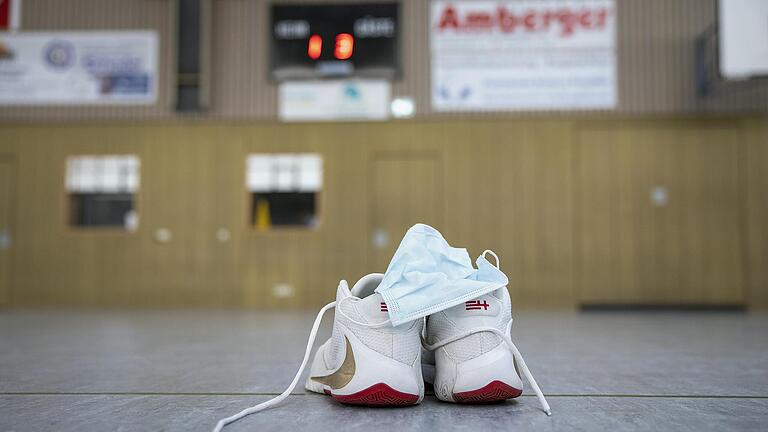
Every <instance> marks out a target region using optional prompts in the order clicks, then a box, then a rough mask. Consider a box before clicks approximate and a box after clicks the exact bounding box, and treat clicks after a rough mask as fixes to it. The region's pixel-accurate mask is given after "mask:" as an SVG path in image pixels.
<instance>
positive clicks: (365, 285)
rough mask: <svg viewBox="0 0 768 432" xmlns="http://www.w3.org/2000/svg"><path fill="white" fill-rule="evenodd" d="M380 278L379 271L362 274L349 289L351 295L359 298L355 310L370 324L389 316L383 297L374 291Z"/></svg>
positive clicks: (379, 282)
mask: <svg viewBox="0 0 768 432" xmlns="http://www.w3.org/2000/svg"><path fill="white" fill-rule="evenodd" d="M382 278H384V275H383V274H381V273H371V274H369V275H366V276H363V277H362V278H361V279H360V280H359V281H357V283H356V284H355V285H354V286H353V287H352V289H351V290H350V292H351V293H352V295H353V296H355V297H358V298H360V299H361V300H360V301H359V302H357V310H358V312H359V313H361V314H363V315H364V316H365V320H366V322H368V323H370V324H377V323H380V322H383V321H386V320H387V319H388V318H389V314H388V313H387V305H386V304H385V303H384V301H383V300H384V299H382V298H381V295H379V294H376V293H374V290H375V289H376V288H377V287H378V286H379V284H381V279H382Z"/></svg>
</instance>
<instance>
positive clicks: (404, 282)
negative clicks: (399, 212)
mask: <svg viewBox="0 0 768 432" xmlns="http://www.w3.org/2000/svg"><path fill="white" fill-rule="evenodd" d="M475 263H476V264H477V269H475V268H474V267H472V261H471V260H470V258H469V254H468V253H467V250H466V249H463V248H454V247H451V246H450V245H449V244H448V242H447V241H445V239H444V238H443V236H442V235H441V234H440V232H439V231H438V230H436V229H434V228H432V227H431V226H428V225H424V224H416V225H414V226H413V227H411V229H409V230H408V232H407V233H406V234H405V237H403V240H402V242H400V246H399V247H398V248H397V251H396V252H395V255H394V256H393V257H392V261H391V262H390V263H389V267H387V271H386V273H385V274H384V278H383V279H382V281H381V284H380V285H379V287H378V288H376V292H377V293H379V294H381V297H382V298H383V300H384V302H386V303H387V307H388V311H389V318H390V321H391V324H392V325H393V326H397V325H400V324H403V323H406V322H408V321H412V320H414V319H418V318H421V317H425V316H427V315H430V314H433V313H436V312H439V311H441V310H444V309H447V308H449V307H452V306H455V305H457V304H459V303H463V302H465V301H467V300H471V299H474V298H476V297H479V296H481V295H483V294H487V293H489V292H491V291H494V290H496V289H499V288H501V287H503V286H505V285H507V284H508V283H509V280H508V279H507V276H506V275H504V273H502V272H501V270H499V269H498V268H497V267H496V266H494V265H493V264H491V263H490V262H488V260H486V259H485V253H483V255H480V256H479V257H478V258H477V260H476V261H475Z"/></svg>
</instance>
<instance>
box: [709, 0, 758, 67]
mask: <svg viewBox="0 0 768 432" xmlns="http://www.w3.org/2000/svg"><path fill="white" fill-rule="evenodd" d="M718 7H719V15H718V31H719V36H718V39H719V47H718V48H719V56H718V58H719V59H720V73H721V74H722V75H723V77H725V78H727V79H746V78H750V77H756V76H768V1H765V0H720V1H719V2H718Z"/></svg>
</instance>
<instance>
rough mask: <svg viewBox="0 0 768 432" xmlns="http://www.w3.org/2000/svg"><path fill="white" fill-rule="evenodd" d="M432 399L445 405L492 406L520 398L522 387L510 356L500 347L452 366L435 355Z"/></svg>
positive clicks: (443, 357) (448, 359) (444, 355)
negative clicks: (492, 404) (434, 381)
mask: <svg viewBox="0 0 768 432" xmlns="http://www.w3.org/2000/svg"><path fill="white" fill-rule="evenodd" d="M436 360H437V370H438V372H437V376H436V383H435V395H437V397H438V398H439V399H441V400H444V401H447V402H456V403H465V404H476V403H493V402H500V401H503V400H507V399H512V398H516V397H518V396H520V395H521V394H522V393H523V383H522V381H521V380H520V376H519V375H518V373H517V371H516V367H515V366H516V365H515V363H514V359H513V357H512V354H511V353H510V352H509V350H508V349H507V348H506V346H504V345H500V346H498V347H496V348H495V349H493V350H492V351H490V352H488V353H485V354H483V355H481V356H479V357H476V358H474V359H471V360H467V361H465V362H461V363H455V362H454V361H453V360H452V359H451V358H449V357H448V356H447V355H446V354H445V353H439V355H438V356H437V357H436Z"/></svg>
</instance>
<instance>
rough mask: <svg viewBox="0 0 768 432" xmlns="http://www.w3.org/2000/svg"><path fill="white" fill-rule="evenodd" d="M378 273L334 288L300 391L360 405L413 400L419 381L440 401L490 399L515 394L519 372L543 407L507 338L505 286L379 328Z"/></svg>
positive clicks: (383, 313) (420, 391)
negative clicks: (326, 333)
mask: <svg viewBox="0 0 768 432" xmlns="http://www.w3.org/2000/svg"><path fill="white" fill-rule="evenodd" d="M382 277H383V275H382V274H379V273H373V274H369V275H367V276H365V277H363V278H362V279H360V280H359V281H358V282H357V283H356V284H355V285H354V286H353V287H352V289H351V290H350V289H349V287H348V285H347V283H346V282H345V281H341V283H340V284H339V287H338V290H337V292H336V316H335V320H334V325H333V335H332V337H331V338H330V339H329V340H328V341H326V342H325V343H324V344H323V345H321V346H320V348H319V349H318V350H317V353H316V354H315V358H314V360H313V362H312V367H311V369H310V373H309V377H308V378H307V381H306V383H305V387H306V389H307V390H310V391H313V392H317V393H325V394H327V395H330V396H332V397H333V398H334V399H336V400H337V401H339V402H342V403H345V404H353V405H367V406H382V405H383V406H393V405H394V406H396V405H414V404H418V403H419V402H421V400H422V399H423V398H424V382H427V383H430V384H432V385H433V387H434V391H435V396H437V398H438V399H440V400H442V401H446V402H455V403H489V402H497V401H502V400H506V399H511V398H516V397H518V396H520V395H521V394H522V391H523V383H522V380H521V379H520V374H521V373H522V374H523V375H525V376H526V377H527V378H528V381H529V382H530V384H531V386H532V387H533V389H534V391H536V393H537V395H539V399H540V400H541V402H542V406H543V407H544V410H545V412H547V414H549V413H550V410H549V406H548V405H547V403H546V400H545V399H544V397H543V395H541V391H540V390H539V388H538V385H536V382H535V380H534V379H533V377H532V376H531V374H530V372H529V371H528V368H527V367H526V365H525V362H524V360H523V359H522V356H520V353H519V351H518V350H517V348H516V347H515V346H514V344H513V343H512V341H511V337H510V334H511V330H512V302H511V300H510V297H509V292H508V291H507V288H506V287H502V288H499V289H497V290H496V291H493V292H492V293H490V294H487V295H484V296H481V297H478V298H477V299H474V300H470V301H467V302H464V303H461V304H459V305H457V306H454V307H451V308H449V309H446V310H444V311H441V312H438V313H436V314H433V315H430V316H428V317H427V318H426V319H425V320H416V321H412V322H410V323H407V324H403V325H400V326H398V327H391V326H385V325H384V324H386V323H387V320H388V314H387V305H386V303H384V302H383V300H382V298H381V296H380V295H379V294H376V293H374V290H375V289H376V287H378V286H379V284H380V282H381V279H382Z"/></svg>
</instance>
